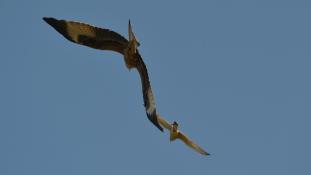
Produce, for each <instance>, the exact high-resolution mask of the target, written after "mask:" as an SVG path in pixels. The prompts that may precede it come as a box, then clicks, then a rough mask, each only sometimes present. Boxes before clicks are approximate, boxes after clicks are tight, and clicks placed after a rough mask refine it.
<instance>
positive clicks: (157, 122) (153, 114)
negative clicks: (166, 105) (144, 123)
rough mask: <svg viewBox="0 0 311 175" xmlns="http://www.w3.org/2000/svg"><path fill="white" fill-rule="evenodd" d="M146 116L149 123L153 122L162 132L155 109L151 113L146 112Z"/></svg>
mask: <svg viewBox="0 0 311 175" xmlns="http://www.w3.org/2000/svg"><path fill="white" fill-rule="evenodd" d="M147 117H148V119H149V120H150V121H151V123H153V124H154V125H155V126H156V127H157V128H158V129H159V130H160V131H162V132H164V130H163V128H162V127H161V125H160V124H159V121H158V118H157V115H156V112H155V111H154V112H153V113H152V114H148V112H147Z"/></svg>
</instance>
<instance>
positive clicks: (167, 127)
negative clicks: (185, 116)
mask: <svg viewBox="0 0 311 175" xmlns="http://www.w3.org/2000/svg"><path fill="white" fill-rule="evenodd" d="M158 121H159V123H160V124H161V125H162V126H163V127H164V128H166V129H167V130H169V131H171V129H172V125H171V124H170V123H169V122H167V121H166V120H165V119H164V118H162V117H161V116H159V114H158Z"/></svg>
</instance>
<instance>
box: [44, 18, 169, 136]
mask: <svg viewBox="0 0 311 175" xmlns="http://www.w3.org/2000/svg"><path fill="white" fill-rule="evenodd" d="M43 20H44V21H45V22H47V23H48V24H49V25H51V26H52V27H53V28H54V29H55V30H56V31H58V32H59V33H60V34H62V35H63V36H64V37H65V38H66V39H68V40H69V41H71V42H74V43H77V44H81V45H85V46H88V47H91V48H94V49H100V50H111V51H115V52H118V53H120V54H122V55H123V56H124V61H125V65H126V67H127V68H128V69H132V68H136V69H137V70H138V72H139V75H140V79H141V83H142V92H143V98H144V106H145V110H146V114H147V117H148V119H149V120H150V121H151V122H152V123H153V124H154V125H155V126H156V127H157V128H158V129H159V130H161V131H163V128H162V127H161V126H160V125H159V122H158V119H157V115H156V106H155V99H154V96H153V93H152V90H151V85H150V82H149V77H148V72H147V68H146V65H145V63H144V61H143V59H142V57H141V55H140V54H139V51H138V49H137V47H138V46H139V45H140V44H139V42H138V40H137V39H136V37H135V35H134V33H133V31H132V26H131V23H130V21H129V23H128V35H129V40H127V39H125V38H124V37H123V36H121V35H120V34H118V33H116V32H114V31H111V30H109V29H104V28H98V27H95V26H91V25H89V24H84V23H80V22H74V21H66V20H57V19H55V18H50V17H44V18H43Z"/></svg>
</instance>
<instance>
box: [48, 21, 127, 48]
mask: <svg viewBox="0 0 311 175" xmlns="http://www.w3.org/2000/svg"><path fill="white" fill-rule="evenodd" d="M43 20H44V21H45V22H47V23H48V24H50V25H51V26H52V27H53V28H54V29H55V30H56V31H58V32H59V33H60V34H62V35H63V36H64V37H65V38H67V39H68V40H69V41H72V42H74V43H77V44H81V45H85V46H89V47H92V48H94V49H101V50H112V51H116V52H119V53H121V54H124V53H123V52H124V49H125V48H126V47H127V44H128V40H127V39H125V38H124V37H123V36H121V35H120V34H118V33H116V32H114V31H111V30H108V29H102V28H98V27H94V26H91V25H89V24H84V23H80V22H74V21H65V20H57V19H55V18H48V17H44V18H43Z"/></svg>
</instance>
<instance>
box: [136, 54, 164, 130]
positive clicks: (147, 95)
mask: <svg viewBox="0 0 311 175" xmlns="http://www.w3.org/2000/svg"><path fill="white" fill-rule="evenodd" d="M136 58H137V66H136V68H137V70H138V72H139V75H140V80H141V84H142V91H143V97H144V105H145V109H146V114H147V117H148V119H149V120H150V121H151V122H152V123H153V124H154V125H155V126H156V127H157V128H159V129H160V130H161V131H163V128H162V127H161V126H160V124H159V122H158V117H157V112H156V106H155V99H154V96H153V93H152V90H151V85H150V82H149V76H148V71H147V68H146V65H145V63H144V61H143V59H142V58H141V56H140V54H139V52H138V50H136Z"/></svg>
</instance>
